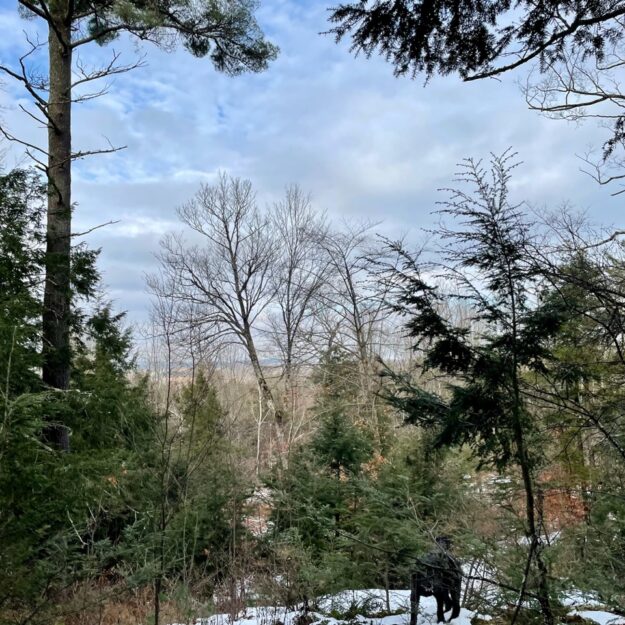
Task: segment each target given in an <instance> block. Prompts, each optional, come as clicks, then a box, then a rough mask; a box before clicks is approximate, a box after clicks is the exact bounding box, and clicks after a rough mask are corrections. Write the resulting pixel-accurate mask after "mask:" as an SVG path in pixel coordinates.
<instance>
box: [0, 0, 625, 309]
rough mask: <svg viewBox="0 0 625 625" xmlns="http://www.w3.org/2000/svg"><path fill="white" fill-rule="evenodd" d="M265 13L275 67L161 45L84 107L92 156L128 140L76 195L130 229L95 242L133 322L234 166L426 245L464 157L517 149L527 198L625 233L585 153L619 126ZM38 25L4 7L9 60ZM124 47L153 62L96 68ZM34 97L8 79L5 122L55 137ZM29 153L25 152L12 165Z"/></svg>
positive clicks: (12, 5)
mask: <svg viewBox="0 0 625 625" xmlns="http://www.w3.org/2000/svg"><path fill="white" fill-rule="evenodd" d="M259 19H260V21H261V23H262V26H263V28H264V29H265V32H266V33H267V35H268V36H269V38H270V39H271V40H272V41H273V42H274V43H276V44H278V45H279V46H280V49H281V53H280V57H279V59H278V60H277V61H276V62H275V63H273V64H272V65H271V67H270V69H269V71H267V72H266V73H263V74H259V75H247V76H242V77H237V78H228V77H225V76H222V75H219V74H217V73H216V72H215V71H214V70H213V68H212V66H211V64H210V62H209V61H208V60H206V59H194V58H192V57H191V56H189V55H188V54H187V53H186V52H185V51H184V50H178V51H175V52H173V53H165V52H163V51H160V50H157V49H155V48H154V47H152V46H146V47H145V48H142V49H143V51H144V52H145V53H146V59H145V60H146V64H147V65H146V67H143V68H141V69H137V70H135V71H134V72H132V73H131V74H127V75H124V76H120V77H118V78H117V80H116V81H115V82H114V83H113V85H112V87H111V90H110V92H109V93H108V94H107V95H106V96H103V97H102V98H99V99H97V100H94V101H92V102H90V103H88V104H82V105H80V106H78V107H76V108H75V113H74V144H75V146H76V147H79V148H94V147H98V146H101V145H102V144H103V143H104V137H106V138H107V139H108V140H110V141H111V142H112V143H113V144H115V145H126V146H127V149H126V150H124V151H123V152H120V153H117V154H115V155H111V156H100V157H96V158H92V159H88V160H85V161H83V162H81V163H79V164H77V166H76V167H75V170H74V199H75V201H76V202H77V203H78V207H77V209H76V213H75V215H76V216H75V229H76V230H77V231H81V230H85V229H87V228H90V227H93V226H95V225H97V224H98V223H102V222H106V221H109V220H119V223H118V224H116V225H112V226H109V227H107V228H104V229H101V230H97V231H96V232H94V233H93V234H92V235H90V236H89V238H88V240H89V243H90V244H91V245H92V246H95V247H99V246H101V247H102V255H101V268H102V270H103V274H104V282H105V285H106V287H107V288H108V292H109V294H110V296H111V297H112V298H113V299H114V300H115V303H116V306H117V307H118V308H120V309H124V310H127V311H128V312H129V316H130V318H131V319H133V320H141V319H143V318H145V315H146V311H147V308H148V297H147V295H146V294H145V288H144V280H143V276H144V273H145V272H146V271H148V270H149V269H150V267H152V266H153V264H154V257H153V254H154V253H155V252H156V251H157V249H158V240H159V238H160V237H161V236H162V235H163V233H165V232H166V231H168V230H171V229H177V228H178V224H177V221H176V215H175V208H176V206H178V205H179V204H180V203H182V202H184V201H185V200H186V199H188V198H189V197H190V196H191V195H192V194H193V193H194V191H195V189H197V187H198V186H199V184H200V182H203V181H205V182H210V181H211V180H213V179H214V177H215V175H216V172H217V171H219V170H225V171H227V172H229V173H230V174H232V175H236V176H242V177H246V178H250V179H251V180H252V182H253V184H254V186H255V188H256V190H257V193H258V197H259V201H260V202H261V203H265V202H271V201H273V200H274V199H277V198H278V197H279V196H280V195H281V194H282V192H283V189H284V187H285V186H286V185H288V184H291V183H298V184H299V185H300V186H302V187H303V188H304V189H305V190H306V191H309V192H310V193H311V194H312V196H313V201H314V204H315V205H316V206H317V207H318V208H320V209H323V210H326V211H327V212H328V214H329V215H330V217H331V218H333V219H341V218H348V219H358V220H365V219H366V220H373V221H382V222H383V223H382V224H381V226H380V228H379V229H380V230H383V231H384V232H386V233H390V234H393V235H398V234H402V233H408V235H409V236H411V237H414V238H415V239H416V238H418V237H419V228H420V227H422V226H427V225H429V224H431V223H432V221H433V219H432V216H431V211H432V210H433V209H434V208H435V202H436V200H438V199H441V196H440V193H438V192H437V189H438V188H440V187H444V186H448V185H449V183H450V181H451V179H452V177H453V173H454V171H455V169H456V168H455V164H456V163H457V162H458V161H459V160H461V159H462V158H463V157H466V156H476V157H483V156H488V153H489V152H490V151H493V152H496V153H498V152H501V151H503V150H504V149H506V148H508V147H510V146H512V147H513V148H514V149H515V150H516V151H518V152H519V158H520V159H521V160H523V162H524V164H523V165H522V167H521V168H519V170H518V171H517V175H516V176H515V179H514V187H515V193H516V195H517V199H519V200H521V199H525V200H527V201H529V202H530V203H532V204H534V205H537V206H546V207H551V208H556V207H557V206H558V205H560V204H562V203H563V202H568V203H570V204H571V205H573V206H574V207H576V208H577V209H579V210H583V211H586V212H587V213H588V214H589V216H590V217H591V218H592V219H594V220H595V221H597V222H602V223H608V224H609V223H617V224H618V223H619V221H620V224H621V225H622V218H621V215H622V208H621V207H622V203H623V198H621V197H616V198H613V197H611V196H610V192H609V190H607V189H605V188H599V187H598V186H597V185H596V184H595V183H593V182H592V180H591V179H590V178H588V177H587V176H585V175H584V174H582V173H581V172H580V171H579V168H580V161H579V160H578V159H577V158H576V156H575V155H576V154H582V153H584V152H586V150H587V149H588V147H590V146H591V145H595V146H596V145H597V144H599V143H600V142H601V139H602V137H603V136H604V135H603V131H601V130H600V129H597V128H596V127H595V126H593V125H592V124H589V125H584V126H575V125H572V124H568V123H565V122H557V121H552V120H548V119H544V118H542V117H540V116H539V115H537V114H536V113H533V112H531V111H528V110H527V108H526V106H525V104H524V100H523V96H522V94H521V93H520V90H519V88H518V87H517V85H516V84H515V80H519V79H523V77H524V74H523V73H519V74H517V75H516V76H509V77H505V78H504V79H503V80H502V81H501V82H499V81H494V80H493V81H486V82H480V83H471V84H463V83H461V82H460V81H459V80H458V79H456V78H446V79H435V80H433V81H432V82H431V83H430V84H429V85H428V86H426V87H424V86H423V82H422V81H419V80H417V81H410V80H408V79H405V78H404V79H395V78H393V76H392V70H391V67H390V66H389V65H387V64H386V63H385V62H384V61H383V60H381V59H377V58H376V59H371V60H369V61H367V60H366V59H364V58H358V59H354V58H352V57H351V56H350V54H349V53H348V50H347V45H346V44H344V45H339V46H337V45H336V44H335V43H334V41H333V39H332V38H331V37H329V36H323V35H320V34H319V33H320V32H321V31H323V30H325V29H326V28H327V27H328V25H327V23H326V10H325V3H323V2H319V1H318V0H317V1H315V2H304V1H301V0H300V1H297V0H271V1H265V3H264V5H263V6H262V8H261V9H260V12H259ZM36 28H37V27H36V23H35V22H26V21H24V20H21V19H20V18H19V16H18V14H17V8H16V2H15V0H0V59H1V61H2V62H3V63H6V62H10V61H12V60H14V59H15V58H16V56H17V55H18V54H19V53H20V51H21V52H23V51H24V50H25V39H24V34H23V32H22V31H23V30H26V31H28V32H30V33H32V34H33V36H34V33H35V31H36ZM113 49H114V50H116V51H118V52H120V51H121V52H123V56H122V60H125V62H127V63H131V62H133V60H134V59H135V57H136V54H137V49H136V48H135V46H134V44H132V43H131V42H129V41H127V40H120V41H117V42H115V43H114V44H112V45H110V46H108V47H107V48H98V47H91V48H90V49H88V50H85V52H86V54H84V55H83V60H85V61H86V62H89V63H92V64H98V63H101V62H105V61H107V60H108V59H109V58H110V54H111V52H112V50H113ZM26 102H27V99H26V98H25V95H24V94H23V93H22V92H21V91H20V90H19V88H18V87H17V86H16V85H11V84H9V83H6V82H5V83H4V84H3V85H2V88H1V90H0V106H1V107H2V109H3V110H2V117H3V120H4V123H5V124H6V125H7V126H8V127H9V128H10V129H11V130H12V131H13V132H14V134H16V135H18V136H20V137H24V138H26V139H28V140H31V141H41V139H42V138H43V136H42V134H41V130H38V129H36V128H35V127H34V125H33V123H32V120H30V119H29V118H28V117H26V116H25V115H24V114H23V113H21V112H20V111H19V109H18V105H19V104H20V103H23V104H25V103H26ZM20 159H21V153H20V152H19V151H17V150H15V149H14V148H13V149H11V151H10V152H9V154H8V155H7V157H6V158H5V167H10V166H12V165H14V164H15V163H19V162H22V161H21V160H20Z"/></svg>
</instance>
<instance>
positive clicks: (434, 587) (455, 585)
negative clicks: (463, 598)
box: [410, 536, 462, 625]
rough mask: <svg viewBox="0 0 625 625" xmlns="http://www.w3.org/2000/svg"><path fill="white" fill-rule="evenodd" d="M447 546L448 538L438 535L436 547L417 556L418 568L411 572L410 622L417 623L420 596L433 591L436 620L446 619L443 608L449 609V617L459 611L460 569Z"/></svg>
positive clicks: (451, 617)
mask: <svg viewBox="0 0 625 625" xmlns="http://www.w3.org/2000/svg"><path fill="white" fill-rule="evenodd" d="M450 547H451V541H450V540H449V539H448V538H447V537H445V536H440V537H438V538H437V539H436V549H434V550H433V551H430V553H428V554H427V555H426V556H425V557H424V558H421V559H419V560H418V567H419V568H418V569H417V570H416V571H415V572H414V573H413V574H412V575H411V576H410V625H417V612H418V610H419V599H420V598H421V597H431V596H432V595H434V597H435V599H436V617H437V620H438V622H439V623H444V622H445V612H447V611H449V610H451V611H452V612H451V616H450V617H449V620H450V621H451V620H452V619H454V618H456V617H457V616H458V615H459V614H460V587H461V585H462V569H461V568H460V564H459V563H458V561H457V560H456V559H455V558H454V557H452V556H451V555H450V554H449V549H450Z"/></svg>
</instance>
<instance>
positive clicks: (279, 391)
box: [0, 155, 625, 625]
mask: <svg viewBox="0 0 625 625" xmlns="http://www.w3.org/2000/svg"><path fill="white" fill-rule="evenodd" d="M513 166H514V159H513V157H511V156H510V155H504V156H502V157H501V158H495V159H493V161H492V162H491V163H490V165H489V166H483V165H482V164H481V163H475V162H473V161H467V162H466V163H465V166H464V167H463V168H462V171H461V175H460V178H459V180H458V181H457V187H458V188H457V189H454V190H451V191H449V192H448V201H447V203H446V204H444V205H443V206H442V209H441V210H442V215H441V218H442V225H441V226H440V228H439V229H437V231H436V232H432V233H428V236H427V245H424V246H423V247H422V249H421V250H420V251H419V253H413V252H412V251H411V249H410V248H409V246H407V244H404V243H402V242H396V241H389V240H385V239H383V238H381V237H377V236H375V234H374V232H373V228H372V227H370V226H368V225H364V226H353V225H348V224H343V225H341V226H340V227H337V226H336V225H335V224H332V223H331V222H330V221H329V220H328V219H327V218H326V217H325V216H324V215H323V214H321V213H319V212H317V211H316V210H315V209H314V208H313V206H312V203H311V200H310V198H309V197H308V196H307V195H306V194H305V193H304V192H302V191H301V190H300V189H299V188H297V187H291V188H289V189H287V191H286V193H285V197H284V198H283V200H282V201H280V202H278V203H276V204H275V205H273V206H270V207H261V206H259V204H258V202H257V201H256V198H255V195H254V191H253V189H252V187H251V184H250V183H249V182H247V181H243V180H239V179H235V178H230V177H228V176H225V175H224V176H221V177H220V178H219V180H218V181H217V183H216V184H214V185H206V186H203V187H201V188H200V190H199V191H198V193H197V194H196V196H195V197H194V198H192V199H191V200H190V201H189V202H188V203H187V204H185V205H184V206H182V207H181V208H180V209H179V216H180V219H181V222H182V230H181V232H175V233H171V234H170V235H168V236H166V237H165V238H164V239H163V241H162V245H161V251H160V254H159V268H158V270H157V271H156V272H155V273H154V274H153V275H152V276H150V277H149V278H148V287H149V290H150V292H151V293H152V301H153V307H152V311H151V321H150V323H149V324H148V325H147V327H146V328H145V329H144V331H143V332H141V333H138V334H137V335H136V336H135V337H133V335H132V334H131V333H130V331H129V330H128V329H126V328H125V326H124V317H123V314H120V313H116V312H115V311H114V310H112V308H111V306H110V305H108V304H106V303H103V302H106V297H105V294H103V293H102V292H101V287H100V283H99V275H98V271H97V267H96V261H97V253H96V252H95V251H93V250H89V249H88V248H86V247H85V246H84V245H80V246H77V247H75V248H74V249H73V251H72V281H71V301H72V315H71V337H72V341H71V371H72V375H71V384H70V388H69V389H68V390H58V389H52V388H49V387H47V386H46V385H45V384H44V383H43V382H42V380H41V376H40V367H41V357H42V356H41V355H42V351H43V345H42V332H41V318H42V314H43V298H42V292H41V291H42V285H43V282H42V275H43V273H44V268H45V266H46V265H45V260H46V259H45V250H44V248H43V242H44V233H43V224H42V214H43V210H44V205H45V201H44V200H45V189H44V187H42V185H41V182H40V181H39V179H38V178H37V177H36V175H34V174H33V173H31V172H28V171H19V170H17V171H13V172H10V173H8V174H5V175H3V176H2V177H1V178H0V248H1V252H2V253H1V254H0V287H1V288H0V310H1V311H2V319H1V323H0V350H1V354H0V380H2V385H1V390H0V398H1V402H2V413H3V420H2V430H1V435H0V482H1V484H0V499H1V501H0V563H1V564H0V619H1V620H3V621H6V622H10V623H17V622H19V623H24V624H26V623H56V622H61V621H62V622H64V623H68V624H71V623H83V622H84V623H86V622H89V623H93V622H96V621H97V622H100V623H104V624H106V623H115V622H120V621H122V622H125V623H133V622H136V623H140V622H145V621H146V620H147V619H148V618H151V619H152V620H153V622H155V623H156V625H158V624H159V623H165V622H182V621H185V622H186V621H190V620H192V619H194V618H195V617H198V616H207V615H209V614H210V613H213V612H215V611H220V612H228V613H230V614H232V615H236V614H239V613H240V611H241V610H242V609H243V608H244V607H245V605H248V604H250V603H252V602H255V603H260V604H266V605H276V604H281V605H289V606H302V607H303V608H304V609H307V608H309V607H314V606H315V602H316V599H317V598H318V597H319V596H321V595H323V594H326V593H331V592H336V591H339V590H342V589H345V588H366V587H382V588H386V589H387V590H389V589H391V588H397V587H404V588H405V587H407V585H408V577H409V574H410V571H411V568H412V567H413V566H414V561H415V558H416V557H417V556H419V555H420V554H421V553H423V552H424V551H426V550H427V549H428V548H429V546H430V545H431V543H432V541H433V539H434V537H435V536H437V535H441V534H445V535H449V536H451V537H453V541H454V544H455V550H456V553H457V555H458V557H460V559H462V560H463V561H464V562H465V564H466V570H467V571H468V572H469V579H468V585H467V591H466V593H465V597H464V600H465V603H466V605H468V606H472V607H475V608H480V609H488V610H489V613H494V612H498V614H499V615H500V616H501V618H502V619H504V620H506V621H515V620H517V619H518V618H520V616H523V617H524V618H525V619H529V620H532V619H536V620H539V621H542V622H544V623H546V624H547V625H549V624H551V623H555V622H556V621H557V620H558V619H559V618H560V617H561V616H562V614H564V609H563V607H562V600H563V598H564V596H565V594H566V593H567V592H571V591H572V590H573V589H575V590H579V591H587V592H590V593H594V594H595V595H596V596H597V598H598V599H600V600H601V601H604V602H606V603H608V604H610V605H612V606H614V607H618V606H619V605H622V603H623V600H624V599H625V596H624V594H623V585H622V581H621V580H622V579H623V578H625V570H624V562H625V557H624V556H625V500H624V494H625V493H624V488H623V486H624V484H623V479H624V477H625V417H624V416H623V415H624V410H623V409H624V407H625V406H624V397H623V391H622V388H623V376H624V374H625V357H624V356H623V354H625V351H624V348H625V346H624V345H623V340H624V334H623V326H622V324H623V322H624V321H625V320H624V318H623V313H622V310H623V303H624V302H623V298H624V294H625V284H624V281H625V264H624V263H625V256H624V254H623V247H622V245H621V243H620V240H619V234H618V233H613V232H607V233H603V232H595V231H593V230H592V229H591V228H590V227H589V226H587V224H585V222H584V221H583V220H581V219H579V218H578V217H576V216H575V215H573V214H572V213H568V212H566V211H562V212H560V213H558V214H555V215H550V216H547V215H544V214H543V215H539V214H534V213H533V211H531V210H530V208H529V207H527V206H525V205H523V204H515V203H514V201H513V200H512V199H511V197H510V177H511V171H512V169H513ZM134 338H136V339H138V341H137V343H136V345H135V344H133V339H134ZM402 426H405V427H402ZM59 431H62V432H64V434H65V436H64V437H59V436H58V432H59ZM63 441H65V442H63ZM60 443H62V444H60ZM388 607H389V609H390V604H389V606H388Z"/></svg>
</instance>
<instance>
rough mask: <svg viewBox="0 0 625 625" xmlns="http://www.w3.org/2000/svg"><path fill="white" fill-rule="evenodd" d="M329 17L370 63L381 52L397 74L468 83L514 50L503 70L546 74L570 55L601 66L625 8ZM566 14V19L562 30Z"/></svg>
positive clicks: (595, 5) (452, 9)
mask: <svg viewBox="0 0 625 625" xmlns="http://www.w3.org/2000/svg"><path fill="white" fill-rule="evenodd" d="M331 10H332V16H331V18H330V19H331V21H332V22H334V23H335V24H337V26H335V27H334V28H333V31H332V32H334V33H335V34H336V36H337V38H338V39H340V38H342V37H344V36H346V35H348V34H350V35H351V37H352V50H353V51H355V52H357V53H358V52H362V53H363V54H365V55H366V56H371V54H373V53H374V52H379V53H380V54H381V55H382V56H383V57H385V58H386V59H387V60H388V61H390V62H391V63H392V65H393V67H394V69H395V74H396V75H404V74H408V75H410V76H412V77H414V76H415V75H416V74H418V73H424V74H426V76H428V77H429V76H432V75H433V74H434V73H441V74H449V73H452V72H458V73H459V74H460V76H462V77H464V78H467V77H471V76H472V75H474V74H478V75H480V74H487V75H488V73H489V72H490V71H491V70H493V67H495V64H496V62H497V61H498V60H499V59H500V57H504V56H505V55H506V54H508V53H509V52H510V48H515V49H516V50H519V52H518V57H519V58H515V61H514V62H511V63H510V64H509V65H504V66H503V68H499V69H498V71H503V70H505V69H513V68H515V67H518V66H519V65H521V64H523V63H525V62H527V61H530V60H533V59H538V60H540V62H541V69H544V68H545V67H548V66H549V63H550V62H553V61H557V60H560V59H562V56H563V53H564V52H565V51H566V50H569V49H570V50H571V52H572V54H573V55H575V56H577V55H579V56H580V57H589V56H595V57H596V58H597V59H601V58H603V55H604V54H605V52H606V51H607V50H608V49H609V46H610V45H612V44H614V43H615V42H618V41H620V40H621V39H622V33H621V32H620V29H619V27H618V24H615V23H613V21H612V20H613V19H614V18H615V17H616V16H619V15H622V13H623V11H624V10H625V9H623V7H622V6H621V5H616V6H615V5H613V4H610V3H607V2H601V1H598V2H592V3H587V2H580V1H579V0H576V1H574V2H562V1H561V0H550V1H549V2H543V3H541V4H540V6H538V7H537V6H536V5H535V4H533V3H532V2H520V3H518V4H515V5H512V4H511V3H510V2H507V1H505V0H486V1H483V2H478V3H476V2H469V1H466V2H465V1H463V2H453V1H450V0H445V1H443V2H438V3H436V4H433V3H431V2H427V1H424V0H420V1H418V2H409V1H408V0H378V1H377V2H374V3H368V2H364V1H356V2H346V3H343V4H339V5H338V6H336V7H334V8H333V9H331ZM562 15H567V23H565V24H562V21H561V16H562ZM513 16H514V19H512V18H513Z"/></svg>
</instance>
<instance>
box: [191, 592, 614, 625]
mask: <svg viewBox="0 0 625 625" xmlns="http://www.w3.org/2000/svg"><path fill="white" fill-rule="evenodd" d="M409 600H410V592H409V591H408V590H391V591H390V593H389V597H388V603H387V597H386V593H385V591H384V590H381V589H370V590H353V591H345V592H342V593H340V594H338V595H334V596H331V597H325V598H323V599H321V600H320V601H319V602H318V605H317V608H316V611H311V612H309V618H308V619H306V620H304V619H303V618H302V616H303V615H302V612H301V611H297V610H296V611H294V610H289V609H287V608H284V607H279V606H272V607H267V606H264V607H255V608H247V609H246V610H245V613H244V614H242V615H240V616H239V617H238V618H236V619H234V620H233V619H232V617H231V616H230V615H227V614H216V615H213V616H211V617H208V618H205V619H199V620H198V621H197V622H196V625H408V623H409V620H410V613H409ZM564 603H565V604H566V606H567V608H568V609H569V613H568V617H567V618H566V621H567V622H568V623H575V624H579V625H625V616H621V615H618V614H615V613H613V612H609V611H607V610H604V609H602V606H601V605H600V604H597V603H596V602H592V601H589V600H588V598H587V597H584V596H582V595H576V594H572V595H571V596H570V597H569V598H568V599H567V600H566V601H565V602H564ZM447 617H449V613H447ZM491 620H493V617H492V616H490V615H489V614H487V613H486V611H484V612H475V611H472V610H467V609H465V608H462V610H461V612H460V615H459V616H458V618H456V619H454V620H453V621H452V625H478V624H479V625H484V624H485V623H486V622H488V621H491ZM418 625H436V601H435V600H434V598H433V597H422V598H421V601H420V608H419V619H418Z"/></svg>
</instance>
